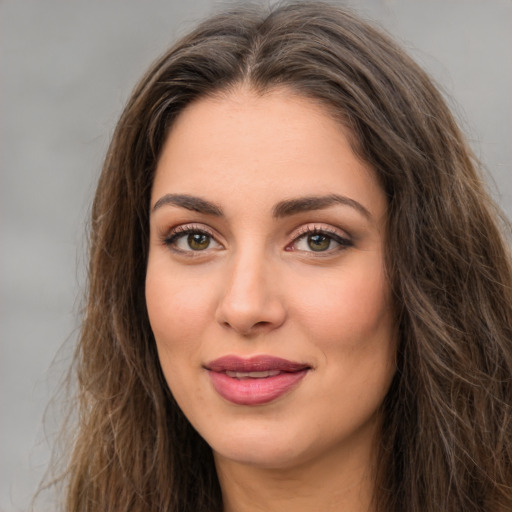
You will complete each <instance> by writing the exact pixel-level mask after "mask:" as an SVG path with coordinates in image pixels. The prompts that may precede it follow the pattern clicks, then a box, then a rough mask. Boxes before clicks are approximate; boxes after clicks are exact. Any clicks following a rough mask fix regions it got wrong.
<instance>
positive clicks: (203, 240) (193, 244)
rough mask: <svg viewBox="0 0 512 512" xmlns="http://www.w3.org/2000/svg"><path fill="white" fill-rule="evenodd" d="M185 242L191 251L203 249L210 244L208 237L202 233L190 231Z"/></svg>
mask: <svg viewBox="0 0 512 512" xmlns="http://www.w3.org/2000/svg"><path fill="white" fill-rule="evenodd" d="M187 243H188V246H189V247H190V248H191V249H192V250H193V251H204V250H205V249H208V247H209V246H210V237H209V236H208V235H205V234H204V233H190V234H189V235H188V236H187Z"/></svg>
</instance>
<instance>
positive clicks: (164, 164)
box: [152, 88, 385, 211]
mask: <svg viewBox="0 0 512 512" xmlns="http://www.w3.org/2000/svg"><path fill="white" fill-rule="evenodd" d="M163 193H188V194H196V195H197V194H198V193H199V194H200V195H202V196H204V195H207V196H209V197H211V198H212V199H215V200H216V201H222V202H228V203H229V202H234V201H235V199H236V198H239V197H240V196H244V197H245V199H246V202H245V204H246V205H249V204H250V199H251V198H253V197H254V198H257V199H258V200H259V202H260V203H262V202H268V204H269V205H270V204H271V203H272V202H274V203H275V202H278V201H280V200H282V199H283V198H284V196H290V197H299V196H302V195H325V194H331V193H339V194H343V195H347V196H349V197H351V196H353V199H355V200H361V201H364V202H366V203H367V204H369V205H371V207H372V208H373V209H375V210H377V211H381V210H382V211H383V210H384V209H385V201H384V198H383V196H384V194H383V192H382V190H381V188H380V186H379V184H378V182H377V179H376V177H375V173H374V171H373V170H372V169H371V168H370V167H369V166H368V165H367V164H366V163H364V162H363V161H361V160H360V159H359V158H358V157H357V156H356V154H355V153H354V152H353V150H352V147H351V143H350V134H349V133H348V132H347V128H345V127H344V126H342V125H341V124H340V123H339V122H337V121H336V120H335V119H334V117H333V116H332V115H330V114H329V113H328V112H327V111H326V110H325V107H323V106H321V105H319V104H318V103H317V102H315V101H313V100H311V99H308V98H304V97H301V96H297V95H295V94H293V93H292V92H290V91H289V90H286V89H284V90H283V89H280V90H273V91H270V92H267V93H266V94H257V93H255V92H254V91H252V90H250V89H244V88H240V89H238V90H235V91H231V92H229V93H226V94H223V95H222V96H217V97H208V98H203V99H200V100H198V101H196V102H194V103H192V104H191V105H189V106H188V107H187V108H186V109H185V110H184V111H183V112H182V113H181V114H180V115H179V116H178V118H177V120H176V122H175V124H174V125H173V127H172V129H171V130H170V132H169V135H168V138H167V140H166V143H165V145H164V148H163V151H162V154H161V157H160V159H159V162H158V165H157V172H156V176H155V181H154V185H153V201H152V202H153V204H154V202H155V200H157V199H158V198H156V195H158V194H163ZM212 196H213V197H212Z"/></svg>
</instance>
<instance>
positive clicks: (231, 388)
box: [208, 369, 308, 405]
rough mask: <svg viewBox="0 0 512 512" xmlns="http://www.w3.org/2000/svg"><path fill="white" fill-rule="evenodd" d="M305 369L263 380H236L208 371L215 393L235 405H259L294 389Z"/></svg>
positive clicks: (305, 371)
mask: <svg viewBox="0 0 512 512" xmlns="http://www.w3.org/2000/svg"><path fill="white" fill-rule="evenodd" d="M307 372H308V370H307V369H304V370H301V371H298V372H283V373H280V374H279V375H274V376H273V377H266V378H263V379H251V378H248V379H236V378H233V377H229V376H228V375H226V374H225V373H220V372H214V371H209V372H208V373H209V374H210V378H211V381H212V384H213V387H214V389H215V391H217V393H218V394H219V395H220V396H221V397H222V398H225V399H226V400H228V401H229V402H232V403H234V404H237V405H261V404H266V403H268V402H272V401H273V400H276V399H277V398H279V397H280V396H282V395H284V394H285V393H287V392H288V391H290V390H291V389H292V388H294V387H295V386H296V385H297V384H298V383H299V382H300V381H301V380H302V379H303V377H304V376H305V375H306V373H307Z"/></svg>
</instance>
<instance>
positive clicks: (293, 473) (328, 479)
mask: <svg viewBox="0 0 512 512" xmlns="http://www.w3.org/2000/svg"><path fill="white" fill-rule="evenodd" d="M353 448H354V447H351V449H349V450H343V452H344V453H343V456H341V457H340V455H341V454H340V452H339V451H337V450H334V451H333V452H331V453H329V454H326V455H325V456H323V457H321V460H320V459H319V460H307V461H303V462H302V463H301V464H298V465H297V464H295V465H293V467H288V468H287V467H279V468H262V467H256V466H251V465H247V464H243V463H240V462H236V461H232V460H228V459H224V458H222V456H220V455H218V454H215V462H216V466H217V473H218V477H219V482H220V485H221V488H222V497H223V503H224V512H263V511H264V512H277V511H283V510H293V511H294V512H313V511H314V512H316V511H318V510H322V511H323V512H331V511H333V512H334V511H339V510H343V511H345V512H372V511H373V510H374V509H373V507H372V497H373V491H374V483H375V472H374V464H373V462H374V461H373V458H374V457H372V453H374V451H373V450H370V449H368V450H366V453H362V452H361V450H360V449H353Z"/></svg>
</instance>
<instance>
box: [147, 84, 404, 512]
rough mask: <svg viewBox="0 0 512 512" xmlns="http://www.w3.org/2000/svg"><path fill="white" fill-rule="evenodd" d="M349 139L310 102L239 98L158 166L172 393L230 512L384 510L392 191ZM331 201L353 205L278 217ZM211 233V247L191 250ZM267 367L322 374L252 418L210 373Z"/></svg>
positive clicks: (158, 244)
mask: <svg viewBox="0 0 512 512" xmlns="http://www.w3.org/2000/svg"><path fill="white" fill-rule="evenodd" d="M347 135H348V134H347V131H346V129H344V128H343V127H342V126H340V124H339V123H337V122H336V121H335V120H334V119H333V118H332V117H330V116H329V115H328V114H327V113H326V112H325V111H324V109H323V107H321V106H319V105H318V104H316V103H314V102H313V101H312V100H310V99H306V98H302V97H298V96H296V95H294V94H293V93H291V92H290V91H287V90H282V89H281V90H272V91H270V92H267V93H266V94H257V93H255V92H253V91H251V90H250V89H249V88H247V87H245V86H240V87H239V88H238V89H236V90H233V91H230V92H228V93H224V94H222V95H218V96H216V97H213V98H206V99H200V100H198V101H196V102H195V103H193V104H191V105H190V106H189V107H187V109H186V110H185V111H183V112H182V113H181V114H180V116H179V117H178V119H177V121H176V123H175V124H174V126H173V128H172V130H171V132H170V134H169V136H168V139H167V141H166V144H165V147H164V149H163V152H162V155H161V157H160V159H159V162H158V166H157V170H156V175H155V180H154V184H153V189H152V200H151V217H150V250H149V260H148V267H147V278H146V300H147V307H148V312H149V317H150V322H151V326H152V329H153V332H154V335H155V339H156V343H157V348H158V354H159V358H160V363H161V365H162V369H163V372H164V374H165V377H166V380H167V383H168V385H169V387H170V389H171V391H172V393H173V395H174V396H175V398H176V400H177V402H178V404H179V405H180V407H181V408H182V409H183V411H184V413H185V414H186V416H187V417H188V419H189V420H190V422H191V423H192V425H193V426H194V427H195V428H196V429H197V431H198V432H199V433H200V434H201V435H202V436H203V437H204V439H205V440H206V441H207V442H208V443H209V445H210V446H211V447H212V450H213V453H214V457H215V462H216V466H217V471H218V475H219V481H220V483H221V488H222V492H223V498H224V505H225V511H226V512H228V511H235V510H236V511H237V512H244V511H246V512H249V511H256V510H265V511H273V510H294V511H306V510H315V511H316V510H340V509H342V510H346V511H363V510H365V511H367V510H370V509H371V493H372V481H373V480H372V479H373V473H372V471H373V468H374V464H375V460H374V458H375V446H376V442H378V433H379V425H380V414H379V408H380V406H381V404H382V401H383V399H384V396H385V394H386V392H387V390H388V389H389V385H390V383H391V379H392V376H393V374H394V371H395V363H394V360H395V349H396V328H395V319H394V314H393V310H392V306H391V297H390V287H389V283H388V281H387V279H386V273H385V265H384V245H385V232H386V229H385V228H386V225H385V218H386V206H387V205H386V198H385V194H384V192H383V191H382V189H381V187H380V186H379V184H378V182H377V179H376V177H375V175H374V172H373V171H372V169H370V168H369V167H368V165H367V164H365V163H364V162H362V161H361V160H360V159H358V158H357V157H356V155H355V154H354V152H353V151H352V149H351V147H350V143H349V140H348V138H347ZM168 194H173V195H176V194H178V195H187V196H192V197H193V198H201V199H203V200H205V201H207V202H208V204H211V205H213V206H211V207H210V210H208V209H207V210H205V209H204V208H202V207H201V208H197V201H196V202H194V201H192V202H189V203H186V202H185V203H184V202H183V200H180V201H175V199H174V198H173V197H174V196H173V197H171V198H170V197H169V196H168ZM332 194H336V195H338V196H342V197H343V198H348V200H344V201H343V202H342V203H340V202H336V201H335V202H332V201H331V203H329V201H327V202H325V201H324V203H329V204H323V205H322V204H317V205H314V206H315V209H307V208H306V209H304V205H302V208H295V209H293V208H288V211H286V208H281V211H280V215H278V216H276V205H278V204H280V203H282V202H283V201H288V200H290V199H297V198H304V197H306V196H315V197H324V196H332ZM155 206H156V207H155ZM203 206H204V205H203ZM190 208H192V209H190ZM194 208H196V209H202V210H203V211H195V210H194ZM220 211H221V212H222V214H219V213H220ZM313 229H316V230H317V231H318V230H321V231H322V232H323V233H324V234H323V235H322V234H320V238H317V239H315V238H314V237H312V236H310V235H308V234H307V233H308V230H309V231H311V230H313ZM187 230H188V231H187ZM201 232H206V233H207V235H206V238H200V239H201V241H202V242H204V241H205V240H206V242H205V243H209V245H208V247H207V248H205V249H200V250H199V249H198V245H197V244H196V245H194V240H193V239H192V246H193V247H192V248H191V245H190V243H189V242H190V240H191V238H190V236H189V235H192V236H193V235H194V233H196V234H197V235H198V236H199V237H201ZM317 234H318V233H317ZM322 237H323V238H322ZM315 240H316V241H319V240H320V242H319V245H320V248H321V250H316V251H315V250H313V249H312V247H314V248H316V249H318V248H319V247H318V245H315V244H314V243H313V242H315ZM336 240H338V242H336ZM340 240H341V241H342V243H340V242H339V241H340ZM263 354H265V355H272V356H276V357H281V358H284V359H288V360H291V361H296V362H301V363H304V364H307V365H308V366H309V367H310V370H309V371H308V372H307V374H306V376H305V377H304V378H303V379H302V380H301V381H300V382H299V384H298V385H297V386H295V387H294V388H293V389H291V390H290V391H288V392H287V393H285V394H284V395H282V396H280V397H279V398H278V399H276V400H274V401H272V402H270V403H266V404H262V405H257V406H248V405H237V404H233V403H231V402H229V401H227V400H225V399H224V398H222V397H221V396H220V395H219V394H218V393H217V392H216V391H215V389H214V388H213V386H212V383H211V380H210V377H209V374H208V371H207V370H206V369H205V368H204V366H205V365H206V364H207V363H208V362H210V361H212V360H214V359H216V358H219V357H221V356H225V355H238V356H240V357H252V356H255V355H263ZM340 507H341V508H340Z"/></svg>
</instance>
